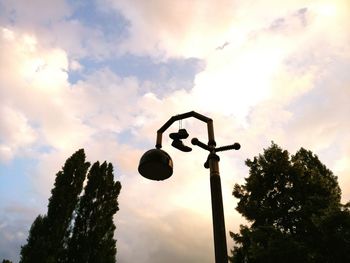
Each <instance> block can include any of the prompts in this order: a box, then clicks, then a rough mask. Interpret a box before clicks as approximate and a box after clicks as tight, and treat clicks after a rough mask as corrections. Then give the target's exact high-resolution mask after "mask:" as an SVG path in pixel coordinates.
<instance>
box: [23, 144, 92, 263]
mask: <svg viewBox="0 0 350 263" xmlns="http://www.w3.org/2000/svg"><path fill="white" fill-rule="evenodd" d="M89 166H90V164H89V163H88V162H85V153H84V150H83V149H80V150H78V151H77V152H75V153H74V154H73V155H72V156H71V157H70V158H68V159H67V161H66V162H65V165H64V166H63V168H62V170H61V171H59V172H58V173H57V174H56V180H55V185H54V188H53V189H52V191H51V193H52V195H51V197H50V199H49V204H48V212H47V215H46V216H40V215H39V216H38V217H37V218H36V220H35V221H34V223H33V225H32V227H31V229H30V232H29V237H28V239H27V241H28V243H27V244H26V245H24V246H23V247H22V250H21V260H20V262H22V263H30V262H45V263H51V262H52V263H56V262H59V261H60V260H59V258H60V256H61V254H62V253H63V251H64V247H65V244H64V242H65V240H66V239H67V238H68V236H69V228H70V223H71V220H72V215H73V211H74V209H75V208H76V205H77V202H78V198H79V195H80V193H81V190H82V188H83V182H84V180H85V178H86V173H87V170H88V168H89Z"/></svg>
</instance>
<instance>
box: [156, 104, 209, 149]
mask: <svg viewBox="0 0 350 263" xmlns="http://www.w3.org/2000/svg"><path fill="white" fill-rule="evenodd" d="M190 117H194V118H196V119H198V120H201V121H203V122H205V123H206V124H207V129H208V146H209V147H210V148H215V146H216V142H215V137H214V126H213V120H212V119H210V118H208V117H206V116H204V115H202V114H199V113H197V112H195V111H190V112H186V113H183V114H179V115H175V116H172V117H171V118H170V119H169V120H168V121H167V122H166V123H165V124H164V125H163V126H162V127H161V128H160V129H159V130H158V131H157V141H156V148H157V149H160V148H162V136H163V132H165V131H166V130H167V129H168V128H169V127H170V126H171V125H172V124H173V123H174V122H175V121H179V120H183V119H187V118H190Z"/></svg>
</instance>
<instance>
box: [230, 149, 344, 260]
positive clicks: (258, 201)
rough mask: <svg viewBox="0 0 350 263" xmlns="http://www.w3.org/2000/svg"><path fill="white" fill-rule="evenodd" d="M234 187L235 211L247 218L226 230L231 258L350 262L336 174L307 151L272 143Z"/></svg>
mask: <svg viewBox="0 0 350 263" xmlns="http://www.w3.org/2000/svg"><path fill="white" fill-rule="evenodd" d="M246 165H247V166H248V167H249V177H248V178H246V182H245V184H243V185H238V184H236V185H235V186H234V190H233V195H234V196H235V197H236V198H238V199H239V202H238V205H237V211H238V212H239V213H241V214H242V215H243V216H244V217H245V218H246V219H247V220H248V221H249V222H250V224H251V225H250V227H248V226H241V228H240V233H236V234H234V233H230V234H231V236H232V238H233V239H234V241H235V243H236V246H235V247H234V249H233V251H232V254H233V255H232V257H231V258H230V260H231V261H232V262H344V260H345V259H348V260H345V262H350V256H349V255H348V254H349V253H347V251H350V238H349V237H350V235H349V233H350V213H349V209H348V207H347V206H342V205H341V204H340V198H341V191H340V188H339V186H338V182H337V178H336V177H335V176H334V175H333V173H332V172H331V171H330V170H329V169H327V167H326V166H325V165H323V164H322V163H321V162H320V161H319V159H318V157H317V156H316V155H314V154H313V153H312V152H311V151H307V150H305V149H303V148H301V149H300V150H299V151H298V152H297V153H296V154H295V155H293V156H291V157H290V156H289V153H288V152H287V151H286V150H282V149H281V148H280V147H279V146H277V145H276V144H274V143H272V145H271V146H270V147H269V148H268V149H266V150H264V153H263V154H262V155H261V154H260V155H259V156H257V157H254V158H253V160H250V159H248V160H247V161H246Z"/></svg>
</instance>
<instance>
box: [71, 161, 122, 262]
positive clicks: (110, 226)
mask: <svg viewBox="0 0 350 263" xmlns="http://www.w3.org/2000/svg"><path fill="white" fill-rule="evenodd" d="M120 189H121V185H120V182H118V181H117V182H114V180H113V167H112V164H107V163H106V162H104V163H103V164H102V165H100V164H99V162H96V163H94V165H93V166H92V167H91V169H90V172H89V175H88V182H87V185H86V187H85V189H84V190H85V193H84V195H83V196H82V197H81V199H80V202H79V206H78V209H77V215H76V219H75V225H74V229H73V235H72V237H71V239H70V241H69V243H68V245H69V247H68V258H67V262H71V263H78V262H81V263H89V262H91V263H99V262H101V263H102V262H104V263H109V262H110V263H114V262H116V259H115V255H116V241H115V240H114V238H113V236H114V230H115V225H114V223H113V215H114V214H115V213H116V212H117V211H118V210H119V208H118V201H117V198H118V195H119V192H120Z"/></svg>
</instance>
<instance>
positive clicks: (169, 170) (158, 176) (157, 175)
mask: <svg viewBox="0 0 350 263" xmlns="http://www.w3.org/2000/svg"><path fill="white" fill-rule="evenodd" d="M138 171H139V173H140V174H141V175H142V176H143V177H145V178H147V179H150V180H156V181H162V180H165V179H168V178H169V177H170V176H171V175H172V174H173V161H172V160H171V157H170V155H169V154H168V153H166V152H165V151H163V150H161V149H152V150H149V151H147V152H145V153H144V154H143V155H142V157H141V159H140V163H139V167H138Z"/></svg>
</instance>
